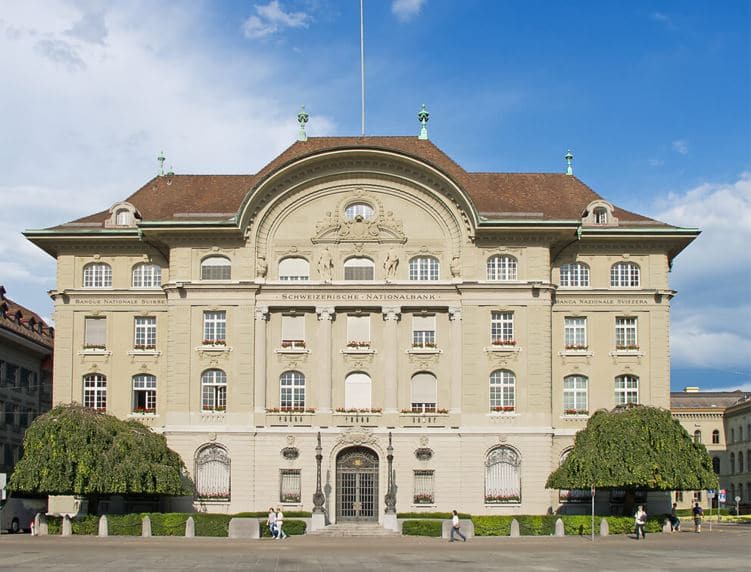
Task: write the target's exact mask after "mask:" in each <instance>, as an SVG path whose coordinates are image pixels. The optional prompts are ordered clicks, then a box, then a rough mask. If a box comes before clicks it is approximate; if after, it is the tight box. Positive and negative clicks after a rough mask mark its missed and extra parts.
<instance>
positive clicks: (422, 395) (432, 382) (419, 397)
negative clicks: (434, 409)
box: [412, 373, 437, 403]
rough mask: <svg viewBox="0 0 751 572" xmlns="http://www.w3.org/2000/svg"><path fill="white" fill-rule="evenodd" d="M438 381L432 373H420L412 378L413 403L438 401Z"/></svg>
mask: <svg viewBox="0 0 751 572" xmlns="http://www.w3.org/2000/svg"><path fill="white" fill-rule="evenodd" d="M436 396H437V382H436V378H435V376H434V375H433V374H432V373H418V374H416V375H415V376H414V377H413V378H412V403H436V402H437V397H436Z"/></svg>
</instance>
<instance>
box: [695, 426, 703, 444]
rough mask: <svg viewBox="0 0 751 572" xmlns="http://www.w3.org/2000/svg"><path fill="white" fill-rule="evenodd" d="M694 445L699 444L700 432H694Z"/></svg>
mask: <svg viewBox="0 0 751 572" xmlns="http://www.w3.org/2000/svg"><path fill="white" fill-rule="evenodd" d="M694 443H701V431H699V430H698V429H697V430H696V431H694Z"/></svg>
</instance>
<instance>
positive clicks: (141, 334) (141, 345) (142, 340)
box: [133, 316, 156, 350]
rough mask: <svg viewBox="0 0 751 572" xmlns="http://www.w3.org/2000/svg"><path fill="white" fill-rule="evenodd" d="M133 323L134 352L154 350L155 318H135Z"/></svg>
mask: <svg viewBox="0 0 751 572" xmlns="http://www.w3.org/2000/svg"><path fill="white" fill-rule="evenodd" d="M134 321H135V339H134V341H133V348H134V349H136V350H153V349H156V317H155V316H137V317H136V318H135V320H134Z"/></svg>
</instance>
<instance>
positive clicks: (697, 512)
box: [691, 502, 704, 534]
mask: <svg viewBox="0 0 751 572" xmlns="http://www.w3.org/2000/svg"><path fill="white" fill-rule="evenodd" d="M691 514H693V515H694V532H696V533H697V534H700V533H701V519H702V517H703V516H704V509H703V508H701V507H700V506H699V503H698V502H697V503H694V508H692V509H691Z"/></svg>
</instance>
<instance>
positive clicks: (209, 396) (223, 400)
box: [201, 369, 227, 411]
mask: <svg viewBox="0 0 751 572" xmlns="http://www.w3.org/2000/svg"><path fill="white" fill-rule="evenodd" d="M226 409H227V374H226V373H224V371H222V370H221V369H207V370H206V371H204V372H203V373H202V374H201V410H203V411H225V410H226Z"/></svg>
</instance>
